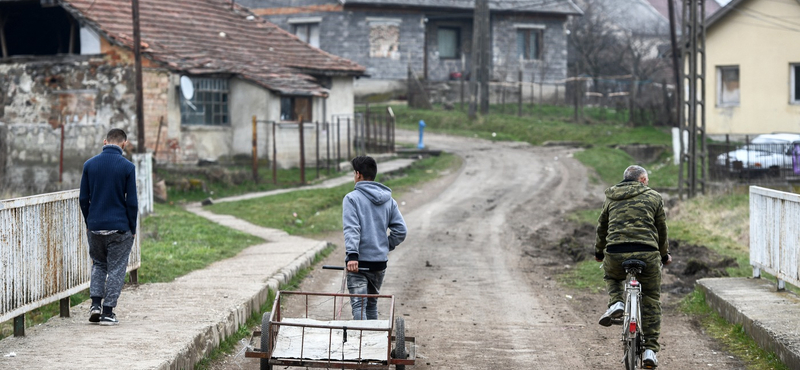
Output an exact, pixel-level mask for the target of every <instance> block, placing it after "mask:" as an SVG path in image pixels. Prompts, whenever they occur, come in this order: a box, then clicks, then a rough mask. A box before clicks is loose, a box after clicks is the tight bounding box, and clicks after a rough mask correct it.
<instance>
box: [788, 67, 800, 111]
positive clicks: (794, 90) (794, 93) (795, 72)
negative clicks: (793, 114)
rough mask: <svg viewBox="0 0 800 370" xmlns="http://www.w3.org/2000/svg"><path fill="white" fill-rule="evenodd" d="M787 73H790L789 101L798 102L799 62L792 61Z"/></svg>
mask: <svg viewBox="0 0 800 370" xmlns="http://www.w3.org/2000/svg"><path fill="white" fill-rule="evenodd" d="M789 74H790V75H791V79H792V80H791V85H790V86H789V89H790V90H791V91H790V99H791V100H790V101H789V102H790V103H792V104H800V63H792V64H790V65H789Z"/></svg>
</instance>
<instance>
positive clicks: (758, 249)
mask: <svg viewBox="0 0 800 370" xmlns="http://www.w3.org/2000/svg"><path fill="white" fill-rule="evenodd" d="M750 265H752V266H753V277H760V276H761V270H763V271H765V272H767V273H770V274H772V275H774V276H775V277H776V278H777V279H778V289H779V290H783V289H784V288H785V283H784V282H789V283H791V284H794V285H797V286H800V195H799V194H793V193H787V192H782V191H777V190H771V189H766V188H762V187H758V186H751V187H750Z"/></svg>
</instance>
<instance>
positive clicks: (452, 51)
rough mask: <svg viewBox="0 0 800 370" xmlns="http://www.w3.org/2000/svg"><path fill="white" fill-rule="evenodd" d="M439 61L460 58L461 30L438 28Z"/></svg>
mask: <svg viewBox="0 0 800 370" xmlns="http://www.w3.org/2000/svg"><path fill="white" fill-rule="evenodd" d="M438 40H439V42H438V43H439V59H456V58H460V56H461V29H459V28H453V27H439V35H438Z"/></svg>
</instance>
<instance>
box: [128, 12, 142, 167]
mask: <svg viewBox="0 0 800 370" xmlns="http://www.w3.org/2000/svg"><path fill="white" fill-rule="evenodd" d="M131 7H132V13H133V58H134V67H133V69H134V75H135V77H134V78H135V82H134V84H135V86H136V88H135V90H136V91H135V93H136V133H137V136H136V141H137V146H136V152H137V153H144V152H145V146H144V97H143V95H142V90H143V89H142V85H143V83H142V49H141V47H142V46H141V45H142V39H141V32H140V30H139V0H131Z"/></svg>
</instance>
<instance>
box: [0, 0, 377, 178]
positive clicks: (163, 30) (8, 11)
mask: <svg viewBox="0 0 800 370" xmlns="http://www.w3.org/2000/svg"><path fill="white" fill-rule="evenodd" d="M139 7H140V11H139V13H140V29H141V52H142V60H143V80H144V89H143V91H144V124H145V144H146V148H147V151H150V152H155V153H157V158H156V159H157V160H158V161H159V162H174V163H197V162H198V161H199V160H225V159H230V158H233V157H235V156H237V155H243V156H249V155H250V153H251V152H252V146H251V139H252V117H253V116H256V117H257V119H258V120H259V122H263V121H277V122H295V121H297V120H298V119H299V118H300V117H301V116H302V118H303V120H304V121H307V122H314V121H323V120H329V119H330V117H331V116H333V115H341V114H352V113H353V94H352V90H353V81H354V80H355V79H356V78H359V77H361V76H363V75H365V68H364V67H362V66H361V65H359V64H358V63H356V62H353V61H350V60H348V59H345V58H342V57H339V56H336V55H334V54H331V53H328V52H325V51H323V50H320V49H318V48H315V47H312V46H310V45H309V44H308V43H306V42H303V41H301V40H300V39H298V38H297V37H296V36H294V35H293V34H291V33H289V32H286V31H285V30H283V29H281V28H280V27H277V26H276V25H274V24H272V23H270V22H268V21H266V20H265V19H263V18H262V17H259V16H257V15H256V14H254V13H252V12H251V11H250V10H248V9H247V8H245V7H243V6H241V5H239V4H236V3H235V2H232V1H230V0H182V1H162V0H139ZM0 15H2V17H0V19H2V20H1V21H0V26H1V27H2V30H3V32H0V39H1V40H0V41H2V43H0V44H1V45H2V50H1V52H2V55H0V57H2V58H0V125H1V126H2V127H0V130H1V131H0V134H4V135H5V138H4V139H6V140H4V141H6V142H7V148H6V153H9V154H6V158H5V160H6V164H7V166H6V168H7V170H6V173H7V174H11V172H13V171H14V166H13V164H15V163H16V164H23V163H24V162H31V161H33V162H36V161H38V162H45V163H47V162H48V161H50V162H52V161H53V157H54V156H53V153H49V152H47V150H48V149H46V148H43V147H42V145H41V140H42V138H45V140H46V141H50V140H51V139H52V141H53V142H54V143H57V141H58V139H59V136H58V134H57V131H58V130H55V129H56V128H59V127H61V126H62V125H63V126H64V128H65V140H66V142H67V145H65V146H64V147H65V149H66V150H67V155H66V157H67V158H68V159H67V161H66V163H65V165H66V166H69V168H73V167H77V168H78V169H79V168H80V167H79V166H80V164H82V163H83V161H84V160H85V159H87V158H88V156H90V155H92V154H93V153H95V152H96V151H97V149H98V143H102V135H103V134H104V133H105V132H106V131H107V130H108V129H109V128H110V127H120V128H123V129H125V130H126V131H127V132H128V134H129V139H130V141H131V142H132V143H131V144H133V145H131V147H133V148H135V147H136V146H137V144H138V143H137V142H136V141H137V140H136V138H137V132H136V123H135V121H136V120H135V98H134V90H135V85H134V78H133V77H134V58H133V52H132V50H133V26H132V9H131V2H130V1H129V0H102V1H99V0H14V1H10V0H0ZM182 91H183V92H189V93H191V94H188V95H186V94H183V93H182ZM260 125H261V126H260V127H259V128H258V130H259V131H260V133H261V138H262V140H260V141H259V143H258V145H259V148H258V153H261V154H263V158H266V157H267V154H268V153H270V151H271V149H270V148H269V145H270V141H271V140H269V138H268V135H270V134H271V133H270V132H269V131H270V130H269V129H268V128H267V127H265V126H264V125H263V124H261V123H260ZM281 127H283V129H284V131H285V132H283V133H282V135H284V136H286V135H288V133H289V131H291V130H294V135H295V137H296V136H297V134H298V129H297V127H298V125H296V124H295V125H283V126H281ZM276 136H277V135H276ZM287 137H291V135H289V136H287ZM295 142H296V141H294V140H293V141H292V143H295ZM298 156H299V154H298ZM55 158H58V156H55ZM0 159H2V158H0ZM278 159H279V160H281V159H283V161H284V163H282V165H291V164H292V161H293V160H294V161H295V162H296V160H295V159H293V158H278ZM9 163H10V164H11V165H10V166H9V165H8V164H9ZM34 172H35V171H34ZM26 173H30V171H28V172H26ZM16 175H19V176H21V177H24V176H28V175H26V174H25V173H19V174H16ZM78 175H79V174H78ZM30 176H34V175H30ZM38 176H40V177H41V176H47V175H46V174H44V173H43V174H40V175H38Z"/></svg>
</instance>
